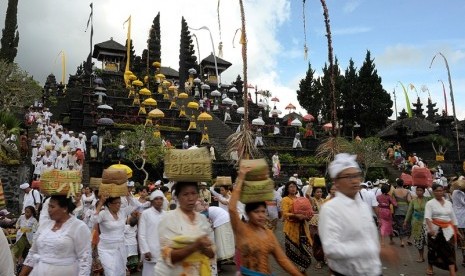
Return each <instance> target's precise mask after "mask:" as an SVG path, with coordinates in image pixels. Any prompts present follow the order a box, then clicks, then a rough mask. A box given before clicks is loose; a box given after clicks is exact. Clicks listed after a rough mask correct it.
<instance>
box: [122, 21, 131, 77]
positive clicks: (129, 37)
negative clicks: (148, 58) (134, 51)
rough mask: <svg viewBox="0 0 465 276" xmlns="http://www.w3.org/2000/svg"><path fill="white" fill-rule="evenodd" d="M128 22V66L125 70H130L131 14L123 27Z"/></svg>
mask: <svg viewBox="0 0 465 276" xmlns="http://www.w3.org/2000/svg"><path fill="white" fill-rule="evenodd" d="M126 23H128V37H127V49H126V68H125V71H129V61H130V60H131V16H129V18H128V19H127V20H126V21H124V23H123V28H124V25H126Z"/></svg>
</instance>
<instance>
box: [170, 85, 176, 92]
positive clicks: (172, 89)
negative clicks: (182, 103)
mask: <svg viewBox="0 0 465 276" xmlns="http://www.w3.org/2000/svg"><path fill="white" fill-rule="evenodd" d="M168 90H169V91H174V90H176V86H174V85H171V86H170V87H168Z"/></svg>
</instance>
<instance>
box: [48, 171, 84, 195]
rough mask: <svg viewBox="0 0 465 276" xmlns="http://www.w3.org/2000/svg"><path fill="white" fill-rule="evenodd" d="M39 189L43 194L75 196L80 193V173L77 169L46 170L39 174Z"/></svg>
mask: <svg viewBox="0 0 465 276" xmlns="http://www.w3.org/2000/svg"><path fill="white" fill-rule="evenodd" d="M39 189H40V192H41V193H42V194H44V195H45V196H52V195H66V196H68V197H69V196H75V195H76V194H79V193H81V173H80V172H79V171H61V170H51V171H46V172H44V173H43V174H42V175H41V176H40V188H39Z"/></svg>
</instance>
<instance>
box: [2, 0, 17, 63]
mask: <svg viewBox="0 0 465 276" xmlns="http://www.w3.org/2000/svg"><path fill="white" fill-rule="evenodd" d="M17 16H18V0H8V8H7V10H6V17H5V28H4V29H3V30H2V39H1V48H0V59H4V60H6V61H7V62H9V63H11V62H13V61H14V60H15V58H16V54H17V53H18V43H19V32H18V18H17Z"/></svg>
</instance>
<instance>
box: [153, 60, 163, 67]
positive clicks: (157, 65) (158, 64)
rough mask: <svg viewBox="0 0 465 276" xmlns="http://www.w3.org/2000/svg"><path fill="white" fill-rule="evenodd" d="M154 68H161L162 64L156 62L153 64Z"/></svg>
mask: <svg viewBox="0 0 465 276" xmlns="http://www.w3.org/2000/svg"><path fill="white" fill-rule="evenodd" d="M152 66H153V67H155V68H160V67H161V63H160V62H159V61H154V62H153V63H152Z"/></svg>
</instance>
